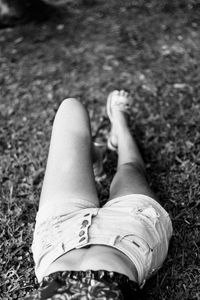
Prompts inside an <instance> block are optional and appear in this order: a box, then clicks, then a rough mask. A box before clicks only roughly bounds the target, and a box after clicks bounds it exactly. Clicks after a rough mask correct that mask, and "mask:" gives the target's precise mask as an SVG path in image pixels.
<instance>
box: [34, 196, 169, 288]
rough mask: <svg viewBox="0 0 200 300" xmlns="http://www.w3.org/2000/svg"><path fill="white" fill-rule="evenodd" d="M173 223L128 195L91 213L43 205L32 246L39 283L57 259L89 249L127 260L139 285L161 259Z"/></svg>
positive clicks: (81, 204)
mask: <svg viewBox="0 0 200 300" xmlns="http://www.w3.org/2000/svg"><path fill="white" fill-rule="evenodd" d="M171 235H172V223H171V220H170V218H169V215H168V213H167V212H166V211H165V209H164V208H163V207H162V206H161V205H160V204H159V203H158V202H156V201H155V200H154V199H152V198H150V197H148V196H145V195H141V194H132V195H128V196H123V197H119V198H115V199H113V200H110V201H108V202H107V203H106V204H105V205H104V206H103V207H101V208H99V207H96V206H95V205H94V204H92V203H91V202H89V201H87V200H84V199H67V201H63V203H62V202H59V203H58V204H56V203H54V204H53V205H52V206H50V205H49V204H47V205H45V204H44V205H43V206H42V207H41V208H40V209H39V211H38V213H37V216H36V225H35V232H34V239H33V244H32V251H33V257H34V261H35V273H36V276H37V279H38V281H39V282H40V281H41V280H42V278H43V277H44V276H45V275H47V274H45V271H46V270H47V268H48V267H49V265H50V264H51V263H52V262H53V261H55V260H56V259H57V258H58V257H59V256H61V255H63V254H64V253H66V252H68V251H70V250H72V249H78V248H82V247H84V246H87V245H91V244H100V245H107V246H111V247H114V248H116V249H118V250H120V251H122V252H123V253H124V254H125V255H127V256H128V257H129V258H130V259H131V261H133V263H134V264H135V266H136V268H137V271H138V283H139V284H140V285H142V284H144V282H145V281H146V279H147V278H149V277H150V276H151V275H152V274H153V273H154V272H156V271H157V270H158V269H159V268H160V267H161V266H162V263H163V261H164V259H165V258H166V255H167V252H168V246H169V240H170V238H171Z"/></svg>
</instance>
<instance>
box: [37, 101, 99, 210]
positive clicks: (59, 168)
mask: <svg viewBox="0 0 200 300" xmlns="http://www.w3.org/2000/svg"><path fill="white" fill-rule="evenodd" d="M92 156H94V155H93V154H92V141H91V130H90V122H89V117H88V114H87V111H86V110H85V108H84V107H83V105H82V104H81V103H80V102H79V101H77V100H76V99H66V100H64V101H63V102H62V104H61V105H60V107H59V109H58V112H57V114H56V117H55V120H54V125H53V130H52V136H51V143H50V149H49V156H48V161H47V167H46V172H45V177H44V182H43V187H42V193H41V198H40V205H43V204H44V203H47V202H49V203H50V202H51V203H52V201H56V203H58V202H59V201H63V199H64V200H66V201H69V200H70V198H71V197H72V198H81V199H86V200H88V201H91V203H94V204H95V205H96V206H99V201H98V198H97V191H96V187H95V180H94V174H93V168H92Z"/></svg>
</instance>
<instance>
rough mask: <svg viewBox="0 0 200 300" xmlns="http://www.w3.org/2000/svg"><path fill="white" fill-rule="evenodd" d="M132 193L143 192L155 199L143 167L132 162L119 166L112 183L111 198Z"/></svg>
mask: <svg viewBox="0 0 200 300" xmlns="http://www.w3.org/2000/svg"><path fill="white" fill-rule="evenodd" d="M130 194H143V195H146V196H149V197H153V198H154V199H155V194H154V193H153V191H152V190H151V188H150V186H149V184H148V182H147V179H146V175H145V172H144V170H143V168H142V167H141V166H140V165H139V164H137V163H132V162H131V163H126V164H123V165H121V166H120V167H119V168H118V170H117V172H116V174H115V176H114V178H113V181H112V183H111V187H110V198H109V200H111V199H114V198H117V197H122V196H127V195H130Z"/></svg>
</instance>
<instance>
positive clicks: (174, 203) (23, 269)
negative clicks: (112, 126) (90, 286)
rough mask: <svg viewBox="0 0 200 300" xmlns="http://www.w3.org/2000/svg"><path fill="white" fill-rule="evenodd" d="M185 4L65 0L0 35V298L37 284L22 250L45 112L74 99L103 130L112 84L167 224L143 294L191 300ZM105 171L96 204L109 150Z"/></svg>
mask: <svg viewBox="0 0 200 300" xmlns="http://www.w3.org/2000/svg"><path fill="white" fill-rule="evenodd" d="M186 2H187V1H186ZM190 2H191V3H190V4H187V5H186V4H185V2H184V1H182V2H181V3H182V4H181V5H180V1H178V0H176V1H174V2H173V4H172V3H171V4H170V1H163V2H162V3H161V2H160V1H156V0H154V1H146V2H145V4H144V2H143V1H139V0H138V1H134V2H133V1H128V0H126V1H114V0H110V1H105V0H98V1H97V2H96V3H95V4H93V5H91V6H90V5H85V4H83V3H71V4H69V5H67V6H66V7H62V8H59V9H57V10H56V11H55V13H54V14H53V15H51V16H50V17H49V19H46V20H44V21H42V20H40V21H38V20H37V21H34V20H32V21H30V22H28V23H26V24H21V25H18V26H16V27H12V28H4V29H2V30H1V32H0V43H1V48H0V49H1V50H0V51H1V52H0V64H1V69H0V70H1V71H0V85H1V90H0V156H1V164H0V184H1V188H0V226H1V227H0V228H1V232H0V238H1V244H0V262H1V263H0V299H3V300H6V299H9V300H10V299H20V297H21V298H22V297H23V296H24V295H26V294H27V293H28V292H29V291H30V290H33V289H34V288H35V287H36V281H35V277H34V270H33V259H32V253H31V250H30V245H31V241H32V234H33V228H34V220H35V214H36V211H37V207H38V200H39V193H40V189H41V184H42V179H43V175H44V169H45V164H46V158H47V151H48V146H49V138H50V132H51V127H52V121H53V118H54V115H55V111H56V110H57V108H58V106H59V104H60V103H61V101H62V99H63V98H65V97H69V96H73V97H78V98H80V99H81V101H83V102H84V103H85V105H86V106H87V108H88V110H89V113H90V116H91V120H92V128H93V135H95V134H96V132H98V128H99V126H101V125H102V126H103V125H105V128H104V129H103V130H102V131H100V133H101V132H102V133H103V134H106V132H107V131H108V129H109V127H108V122H107V119H106V117H102V116H104V107H105V103H106V97H107V95H108V93H109V92H110V91H112V90H113V89H116V88H117V89H119V88H120V89H121V88H124V89H126V90H128V91H129V92H130V94H131V95H132V96H133V97H134V106H133V115H132V119H131V128H132V132H133V134H134V135H135V136H136V138H137V141H138V143H139V146H140V148H141V151H142V153H143V156H144V160H145V162H146V164H147V170H148V174H149V181H150V184H151V185H152V188H153V189H154V191H155V192H156V193H157V195H158V196H159V198H160V200H161V202H162V203H163V206H164V207H165V208H166V209H167V211H168V212H169V213H170V216H171V218H172V222H173V227H174V233H173V237H172V240H171V244H170V249H169V254H168V257H167V260H166V261H165V263H164V265H163V268H162V269H161V270H160V271H159V272H158V274H157V275H156V276H154V277H153V278H152V279H150V280H149V281H148V283H147V284H146V285H145V287H144V294H146V297H145V299H150V300H154V299H156V300H158V299H160V300H165V299H168V300H174V299H175V300H180V299H181V300H188V299H189V300H192V299H195V300H199V299H200V290H199V286H200V279H199V278H200V267H199V266H200V253H199V247H200V234H199V231H200V215H199V207H200V200H199V199H200V186H199V178H200V151H199V150H200V122H199V120H200V100H199V97H200V63H199V62H200V51H199V48H200V33H199V32H200V31H199V29H200V21H199V20H200V12H199V9H198V8H199V6H198V5H196V4H195V3H194V1H190ZM99 124H100V125H99ZM80 151H81V149H80ZM104 167H105V172H106V177H105V178H104V179H103V180H102V181H101V182H99V183H97V189H98V192H99V196H100V199H101V201H102V203H103V202H104V201H105V199H106V197H107V196H108V187H109V183H110V180H111V178H112V176H113V174H114V171H115V168H116V157H115V155H113V154H112V153H111V152H109V151H107V158H106V160H105V163H104Z"/></svg>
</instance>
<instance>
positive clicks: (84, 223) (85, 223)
mask: <svg viewBox="0 0 200 300" xmlns="http://www.w3.org/2000/svg"><path fill="white" fill-rule="evenodd" d="M88 224H89V222H88V220H84V221H83V222H82V224H81V225H82V227H83V228H84V227H86V226H87V225H88Z"/></svg>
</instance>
